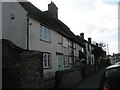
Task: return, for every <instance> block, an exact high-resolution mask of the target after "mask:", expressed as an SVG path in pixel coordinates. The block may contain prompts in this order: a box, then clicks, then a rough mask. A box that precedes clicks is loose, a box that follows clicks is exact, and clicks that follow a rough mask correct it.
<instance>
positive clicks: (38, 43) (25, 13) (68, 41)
mask: <svg viewBox="0 0 120 90" xmlns="http://www.w3.org/2000/svg"><path fill="white" fill-rule="evenodd" d="M2 5H3V33H2V35H3V36H2V38H4V39H8V40H10V41H12V42H13V43H15V44H16V45H17V46H19V47H21V48H24V49H28V50H38V51H42V52H43V69H44V77H45V78H47V77H54V76H55V72H56V71H58V70H66V69H71V68H73V67H78V66H79V65H80V63H81V62H80V59H83V58H85V57H84V54H85V53H84V50H85V49H84V48H85V45H84V43H83V42H82V41H81V37H80V36H75V35H74V33H73V32H72V31H71V30H70V29H69V27H68V26H67V25H65V24H64V23H63V22H62V21H60V20H59V19H58V8H57V6H56V5H55V4H54V3H53V2H51V3H50V4H49V5H48V11H44V12H43V11H41V10H39V9H38V8H37V7H35V6H34V5H33V4H31V3H30V2H4V3H3V4H2ZM82 54H83V57H81V55H82Z"/></svg>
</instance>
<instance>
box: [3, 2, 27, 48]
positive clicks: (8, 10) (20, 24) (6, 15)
mask: <svg viewBox="0 0 120 90" xmlns="http://www.w3.org/2000/svg"><path fill="white" fill-rule="evenodd" d="M11 14H13V16H14V19H11ZM26 35H27V12H26V11H25V10H24V9H23V8H22V6H21V5H20V4H19V3H18V2H3V3H2V38H3V39H8V40H11V41H12V42H13V43H15V44H16V45H17V46H19V47H21V48H24V49H25V48H26Z"/></svg>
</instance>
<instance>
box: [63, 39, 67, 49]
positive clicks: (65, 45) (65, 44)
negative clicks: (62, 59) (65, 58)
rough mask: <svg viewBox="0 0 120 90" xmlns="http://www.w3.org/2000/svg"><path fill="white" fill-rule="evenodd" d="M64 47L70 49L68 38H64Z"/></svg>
mask: <svg viewBox="0 0 120 90" xmlns="http://www.w3.org/2000/svg"><path fill="white" fill-rule="evenodd" d="M63 46H64V47H66V48H68V40H67V38H64V37H63Z"/></svg>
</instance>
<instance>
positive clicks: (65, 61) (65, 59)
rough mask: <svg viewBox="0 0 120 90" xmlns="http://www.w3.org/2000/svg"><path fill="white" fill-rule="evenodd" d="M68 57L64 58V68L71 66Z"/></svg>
mask: <svg viewBox="0 0 120 90" xmlns="http://www.w3.org/2000/svg"><path fill="white" fill-rule="evenodd" d="M68 58H69V57H68V56H67V55H65V56H64V58H63V60H64V67H68V66H69V60H68Z"/></svg>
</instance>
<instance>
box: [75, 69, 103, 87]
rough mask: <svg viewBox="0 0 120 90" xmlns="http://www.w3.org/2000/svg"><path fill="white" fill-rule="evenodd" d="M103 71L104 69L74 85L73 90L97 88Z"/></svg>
mask: <svg viewBox="0 0 120 90" xmlns="http://www.w3.org/2000/svg"><path fill="white" fill-rule="evenodd" d="M104 70H105V68H102V69H100V70H99V71H97V72H96V73H95V74H93V75H91V76H89V77H87V78H86V79H83V80H82V81H80V82H79V83H77V84H76V85H74V88H99V83H100V79H101V76H102V74H103V71H104Z"/></svg>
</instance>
